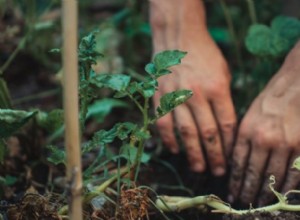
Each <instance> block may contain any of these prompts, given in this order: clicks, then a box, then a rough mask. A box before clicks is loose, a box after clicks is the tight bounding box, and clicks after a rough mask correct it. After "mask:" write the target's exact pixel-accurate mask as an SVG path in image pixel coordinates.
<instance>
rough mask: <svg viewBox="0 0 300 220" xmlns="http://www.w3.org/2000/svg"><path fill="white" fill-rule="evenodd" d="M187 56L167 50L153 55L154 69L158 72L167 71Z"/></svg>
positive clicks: (184, 53)
mask: <svg viewBox="0 0 300 220" xmlns="http://www.w3.org/2000/svg"><path fill="white" fill-rule="evenodd" d="M186 54H187V52H183V51H179V50H167V51H163V52H160V53H158V54H156V55H155V57H154V60H153V64H154V65H155V68H156V69H157V70H158V71H159V70H163V69H167V68H169V67H171V66H174V65H177V64H180V63H181V59H182V58H183V57H184V56H185V55H186Z"/></svg>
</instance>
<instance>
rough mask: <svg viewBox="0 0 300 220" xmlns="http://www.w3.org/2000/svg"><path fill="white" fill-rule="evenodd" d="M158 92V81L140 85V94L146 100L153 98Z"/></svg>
mask: <svg viewBox="0 0 300 220" xmlns="http://www.w3.org/2000/svg"><path fill="white" fill-rule="evenodd" d="M155 91H156V80H155V81H154V80H152V81H148V82H141V83H139V92H140V93H141V94H142V95H143V97H145V98H151V97H152V96H153V95H154V93H155Z"/></svg>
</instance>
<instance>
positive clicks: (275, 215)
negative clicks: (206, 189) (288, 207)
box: [223, 212, 300, 220]
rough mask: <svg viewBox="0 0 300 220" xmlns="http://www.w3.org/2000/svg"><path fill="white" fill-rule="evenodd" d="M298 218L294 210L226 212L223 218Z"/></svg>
mask: <svg viewBox="0 0 300 220" xmlns="http://www.w3.org/2000/svg"><path fill="white" fill-rule="evenodd" d="M287 219H288V220H299V219H300V215H299V213H296V212H274V213H271V212H255V213H248V214H245V215H232V214H228V215H225V216H223V220H287Z"/></svg>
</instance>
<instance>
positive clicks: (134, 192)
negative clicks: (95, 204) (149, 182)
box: [117, 186, 150, 220]
mask: <svg viewBox="0 0 300 220" xmlns="http://www.w3.org/2000/svg"><path fill="white" fill-rule="evenodd" d="M149 204H150V200H149V197H148V190H147V189H141V188H136V187H134V188H128V189H127V188H126V186H123V187H122V189H121V195H120V200H119V204H118V208H117V219H120V220H134V219H143V218H144V217H146V216H147V218H148V219H149V216H148V209H149Z"/></svg>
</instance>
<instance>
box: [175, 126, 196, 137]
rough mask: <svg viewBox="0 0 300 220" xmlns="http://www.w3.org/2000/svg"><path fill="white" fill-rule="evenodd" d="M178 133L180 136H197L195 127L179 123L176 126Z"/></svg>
mask: <svg viewBox="0 0 300 220" xmlns="http://www.w3.org/2000/svg"><path fill="white" fill-rule="evenodd" d="M178 130H179V133H180V134H181V136H182V138H184V139H185V138H197V136H198V132H197V129H196V128H195V127H193V126H191V125H180V126H179V127H178Z"/></svg>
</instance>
